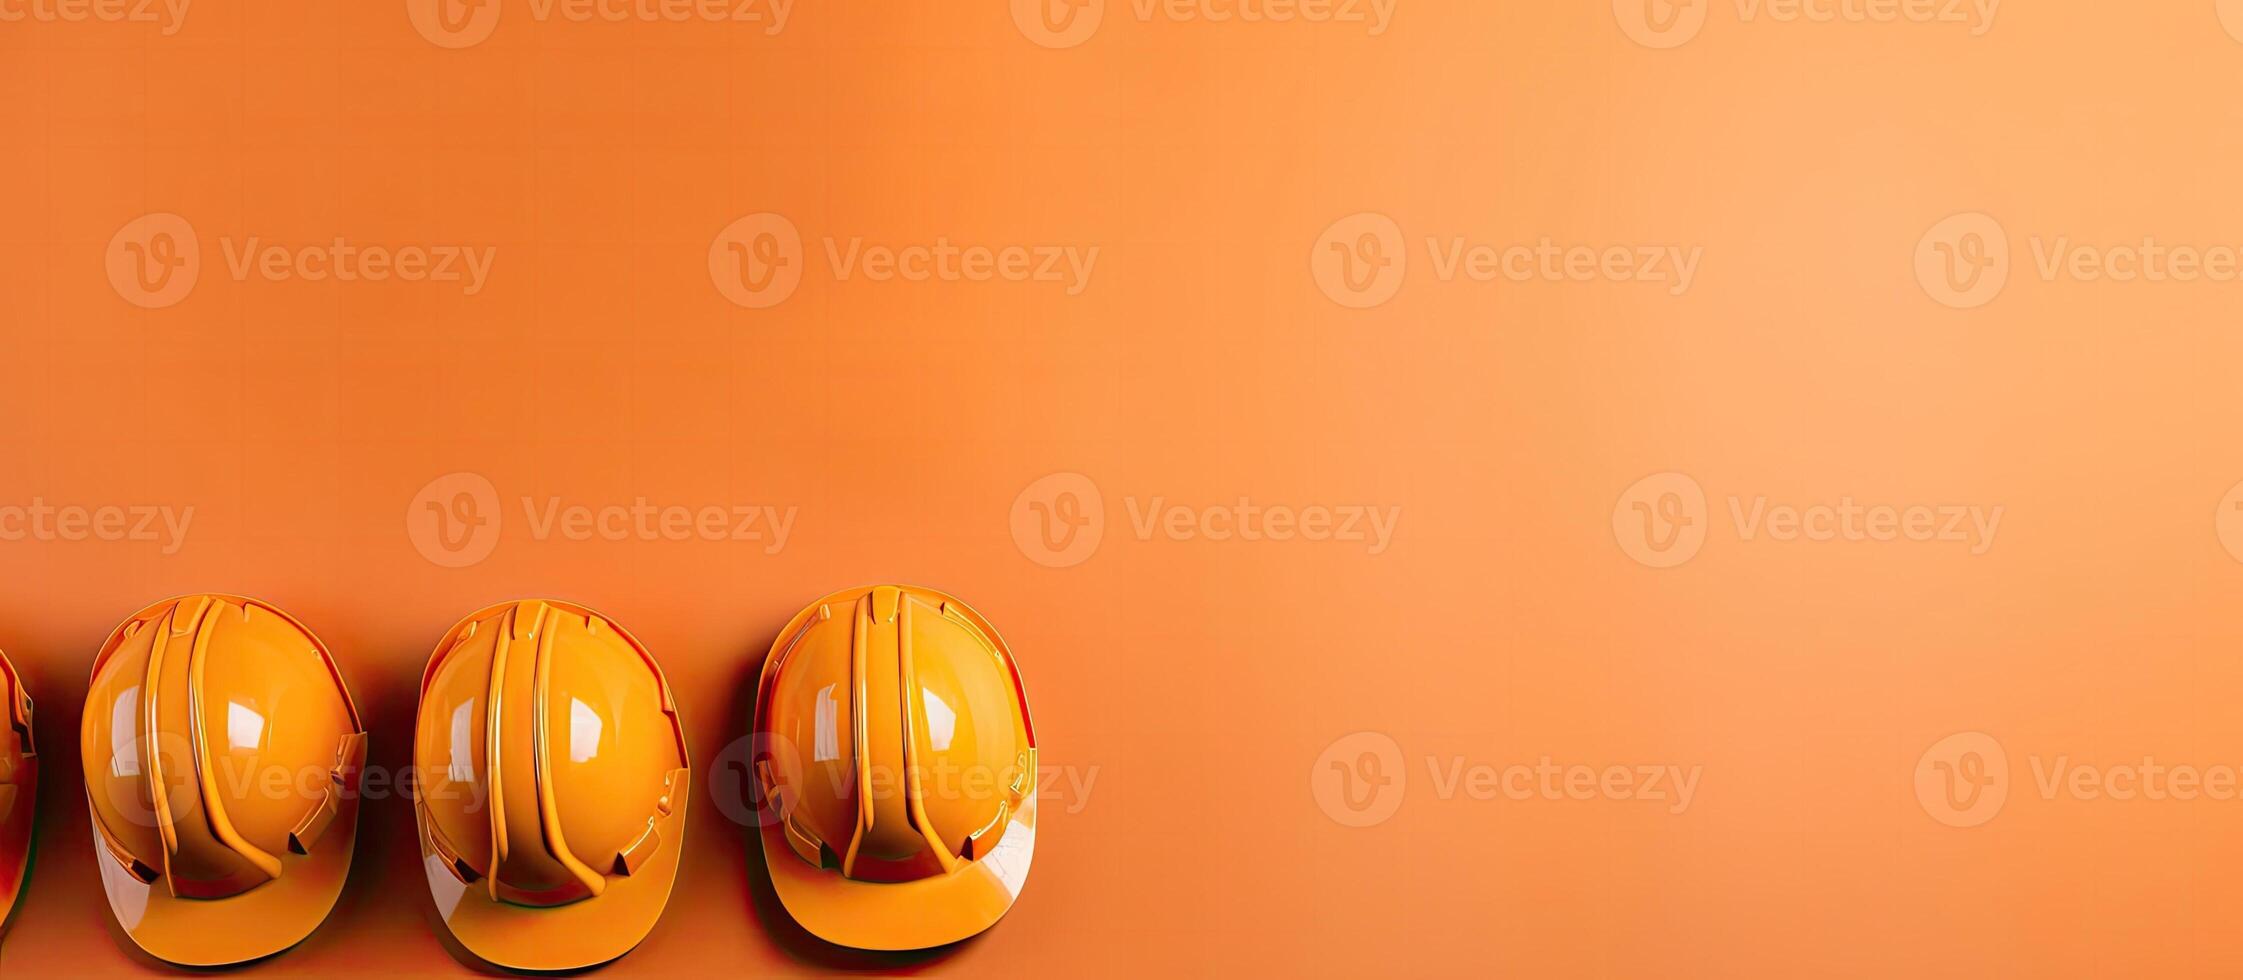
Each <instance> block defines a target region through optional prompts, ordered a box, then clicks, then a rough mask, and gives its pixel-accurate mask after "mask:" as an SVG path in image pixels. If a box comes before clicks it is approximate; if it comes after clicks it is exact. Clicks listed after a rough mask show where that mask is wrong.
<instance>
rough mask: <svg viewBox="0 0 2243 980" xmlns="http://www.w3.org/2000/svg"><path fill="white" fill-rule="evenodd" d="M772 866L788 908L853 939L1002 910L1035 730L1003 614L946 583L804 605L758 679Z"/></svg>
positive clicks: (1028, 809) (1023, 876)
mask: <svg viewBox="0 0 2243 980" xmlns="http://www.w3.org/2000/svg"><path fill="white" fill-rule="evenodd" d="M755 717H756V721H755V725H756V732H755V734H756V737H757V739H758V741H759V742H760V743H761V744H760V745H758V746H757V748H756V750H755V752H756V756H755V770H756V778H757V781H758V783H759V785H760V786H761V788H762V792H763V796H762V799H763V802H764V804H765V805H766V806H770V807H775V813H767V814H766V817H767V818H769V817H775V819H764V820H762V821H761V822H762V823H763V825H764V826H763V827H762V830H761V835H762V838H763V857H764V862H765V863H766V864H767V865H768V866H769V867H770V869H771V883H772V886H773V888H774V890H776V891H777V892H778V894H779V899H780V901H781V903H782V904H784V905H785V906H786V909H787V912H788V913H789V914H791V915H793V916H794V918H795V921H796V922H799V923H801V924H802V927H803V928H805V929H808V930H809V931H810V932H811V933H812V934H814V935H816V936H818V937H819V938H821V939H824V940H826V941H828V942H832V943H838V944H840V945H843V946H853V947H856V948H859V949H880V950H904V949H924V948H926V947H930V946H940V945H943V944H945V943H952V942H956V941H958V940H961V939H965V938H967V937H968V936H972V935H975V934H977V933H979V932H981V931H982V930H984V929H987V928H989V927H990V926H992V925H994V924H996V922H997V920H998V919H1000V918H1003V917H1004V914H1005V912H1006V911H1007V910H1009V909H1011V908H1012V903H1013V899H1014V898H1016V897H1017V896H1018V895H1019V894H1020V888H1021V886H1022V885H1023V884H1024V883H1025V882H1026V881H1027V879H1028V865H1029V861H1030V859H1031V858H1033V857H1034V855H1035V851H1036V736H1035V731H1034V729H1033V727H1032V726H1031V725H1030V723H1029V720H1028V694H1027V691H1026V689H1024V688H1023V687H1022V686H1021V682H1020V670H1019V668H1018V667H1017V666H1015V665H1014V663H1013V659H1012V654H1011V653H1010V652H1009V651H1007V650H1006V648H1005V643H1004V640H1002V639H1000V638H999V637H998V636H997V631H996V630H995V629H992V628H991V627H990V625H989V623H988V622H987V621H986V620H984V619H982V618H981V616H980V614H978V613H976V612H974V611H973V610H972V609H969V608H967V607H966V604H965V603H963V602H960V601H958V600H957V599H954V598H951V597H950V596H947V595H944V594H942V593H940V592H936V591H934V590H932V589H922V588H915V587H909V586H894V585H881V586H873V587H871V588H857V589H845V590H842V591H840V592H836V593H834V594H832V595H829V596H826V597H825V598H823V599H820V600H818V601H816V602H813V603H811V604H810V606H809V608H807V609H804V610H803V611H802V612H800V613H798V614H796V615H795V617H794V619H793V620H792V621H790V622H788V623H787V626H786V628H785V629H784V630H781V631H780V633H779V638H778V640H777V642H775V643H774V644H773V645H772V648H771V655H770V657H769V658H767V659H766V660H765V661H764V665H763V675H762V678H761V681H760V683H759V684H758V686H757V689H756V712H755Z"/></svg>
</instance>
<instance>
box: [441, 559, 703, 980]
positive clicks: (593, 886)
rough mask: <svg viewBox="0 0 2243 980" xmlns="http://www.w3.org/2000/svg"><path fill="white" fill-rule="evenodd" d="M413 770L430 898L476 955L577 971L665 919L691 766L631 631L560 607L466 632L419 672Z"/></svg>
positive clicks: (488, 619)
mask: <svg viewBox="0 0 2243 980" xmlns="http://www.w3.org/2000/svg"><path fill="white" fill-rule="evenodd" d="M413 762H414V771H415V772H416V773H417V774H418V779H419V784H420V792H419V793H418V794H417V799H416V801H415V803H414V810H415V813H416V815H417V816H418V818H419V820H418V822H419V824H420V836H421V857H422V862H421V863H422V865H423V866H424V870H425V872H426V873H427V876H428V887H429V890H430V891H431V892H432V893H434V895H435V898H436V908H437V911H438V912H439V913H440V914H441V915H442V916H443V918H444V922H445V925H446V926H447V927H449V928H450V929H451V932H452V935H453V936H454V937H455V938H457V939H458V940H459V942H460V944H461V945H462V946H465V947H466V948H467V950H468V951H469V952H471V953H473V954H475V955H476V956H479V957H481V958H483V959H484V960H486V961H488V962H490V963H493V964H496V965H498V966H502V967H505V968H508V969H513V970H538V971H551V970H573V969H578V968H582V967H588V966H596V965H598V964H601V963H606V962H608V961H609V960H613V959H616V958H617V957H620V956H622V955H623V954H625V953H628V952H630V951H631V948H632V947H634V946H637V945H638V944H639V941H640V940H642V939H645V938H646V936H647V933H649V932H651V931H652V930H653V929H654V924H655V922H656V921H657V920H659V919H661V917H662V909H663V906H665V905H667V904H668V903H669V900H670V885H671V883H672V882H673V881H674V880H675V879H676V877H677V871H678V858H679V855H680V854H681V853H682V852H683V851H684V848H685V809H686V796H687V793H688V789H689V786H688V781H689V770H690V763H689V761H688V760H687V757H686V746H685V729H684V727H683V726H682V724H681V723H680V722H679V720H678V708H677V701H676V699H675V698H673V697H672V696H671V694H670V685H669V683H668V682H667V681H665V680H663V678H662V668H661V667H660V666H658V665H657V664H656V663H655V662H654V656H653V655H652V654H650V653H648V652H647V650H646V647H645V646H643V645H641V644H640V643H639V641H637V640H635V639H633V638H632V637H631V634H629V633H626V632H624V631H623V629H622V627H619V626H616V625H615V624H614V623H612V622H610V621H608V620H606V619H604V618H602V617H601V616H600V615H599V614H598V613H595V612H593V611H591V610H589V609H586V608H584V607H583V606H579V605H575V604H573V603H567V602H557V601H551V600H546V601H536V600H531V601H523V602H503V603H500V604H498V605H495V606H491V607H490V608H488V609H485V610H483V611H481V612H478V613H476V614H474V615H472V616H469V617H467V618H466V619H464V620H461V621H460V622H459V625H457V626H454V627H452V629H451V632H449V633H447V634H445V636H444V640H443V642H442V643H439V644H437V647H436V653H435V655H434V656H432V657H430V658H429V662H428V671H427V673H425V674H423V675H422V677H421V705H420V722H419V731H418V734H417V736H416V738H415V740H414V743H413Z"/></svg>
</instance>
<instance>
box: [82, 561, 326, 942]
mask: <svg viewBox="0 0 2243 980" xmlns="http://www.w3.org/2000/svg"><path fill="white" fill-rule="evenodd" d="M79 737H80V748H81V749H82V750H83V755H82V756H81V759H82V761H83V763H84V766H85V777H86V799H87V803H88V806H89V808H90V809H91V810H92V812H93V826H94V833H95V839H96V840H97V841H98V842H99V846H100V848H101V850H102V853H101V854H100V855H98V856H97V858H98V860H97V863H98V864H99V865H100V866H101V883H102V887H103V888H104V890H105V891H107V893H108V895H109V908H110V911H112V912H114V913H115V914H116V916H117V923H118V925H120V926H122V927H123V928H124V931H125V932H126V933H127V934H128V935H130V936H131V937H132V940H133V942H135V943H137V944H139V946H140V948H141V949H144V950H146V951H147V952H148V953H149V955H152V956H155V957H156V958H158V959H161V960H166V961H169V962H172V963H177V964H182V965H187V966H225V965H230V964H235V963H243V962H247V961H249V960H254V959H258V958H260V957H265V956H270V955H272V954H274V953H278V952H280V951H282V950H284V949H287V948H288V947H290V946H293V945H295V944H296V943H298V942H301V941H302V940H303V939H304V938H305V937H306V936H309V935H311V933H312V930H314V929H317V928H318V927H319V924H320V922H322V921H323V920H325V919H326V918H327V913H328V911H329V910H330V909H332V908H333V907H334V905H335V899H336V897H337V896H339V895H340V894H341V893H342V890H343V880H344V879H345V878H347V877H349V875H350V863H351V850H352V847H353V844H354V843H355V842H356V839H357V836H358V798H359V793H358V788H359V774H360V770H361V764H362V762H363V760H364V759H365V752H366V732H365V728H364V727H363V726H362V725H360V724H359V719H358V709H357V708H356V707H355V706H354V705H353V704H352V703H351V697H350V690H349V688H348V687H347V686H346V685H345V684H344V683H343V676H342V673H341V672H340V671H338V670H337V669H336V667H335V660H334V657H333V656H332V655H330V654H329V653H328V651H327V648H326V647H325V646H324V645H322V644H321V643H320V642H319V638H318V637H315V636H313V635H312V632H311V631H310V630H308V629H305V628H304V626H303V624H301V623H299V622H297V621H296V620H294V619H291V618H289V616H288V615H287V614H286V613H283V612H281V611H280V610H279V609H276V608H274V607H272V606H270V605H266V604H265V603H261V602H258V601H256V600H253V599H244V598H241V597H238V596H230V595H192V596H186V597H184V598H179V599H171V600H167V601H164V602H159V603H156V604H155V605H153V606H149V607H148V608H146V609H143V610H141V611H140V612H138V613H135V614H133V617H132V618H131V619H128V620H126V621H125V622H124V624H123V625H121V626H119V627H117V629H116V631H115V632H112V633H111V634H109V639H108V642H106V643H103V644H102V647H101V655H100V656H99V657H98V658H96V659H95V660H94V666H93V683H92V687H91V689H90V690H88V691H87V692H86V714H85V719H84V723H83V725H82V727H81V729H80V736H79Z"/></svg>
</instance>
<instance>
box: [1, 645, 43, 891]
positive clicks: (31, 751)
mask: <svg viewBox="0 0 2243 980" xmlns="http://www.w3.org/2000/svg"><path fill="white" fill-rule="evenodd" d="M38 801H39V753H38V751H37V750H36V749H35V748H34V747H33V746H32V744H31V694H30V693H29V692H27V691H25V690H24V689H23V677H22V676H21V675H19V674H17V673H16V669H15V667H14V665H12V664H10V663H8V658H7V656H6V655H5V654H0V925H6V924H7V922H8V913H9V912H11V911H14V909H15V907H16V899H18V898H19V897H21V896H22V894H23V876H24V873H25V872H26V871H28V870H29V869H30V863H31V817H32V810H33V808H34V807H35V806H36V805H37V804H38Z"/></svg>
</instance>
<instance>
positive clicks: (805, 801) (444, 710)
mask: <svg viewBox="0 0 2243 980" xmlns="http://www.w3.org/2000/svg"><path fill="white" fill-rule="evenodd" d="M755 718H756V721H755V729H756V731H755V734H756V735H757V736H758V738H757V739H756V740H755V742H754V744H755V745H756V746H757V748H756V751H755V753H754V758H753V763H752V764H753V768H754V770H755V773H754V782H755V783H756V789H757V790H758V791H759V792H760V793H761V794H762V795H761V799H762V800H764V801H766V802H767V804H769V805H770V806H771V807H772V809H771V810H769V811H768V812H769V813H770V814H771V819H764V820H760V821H758V822H759V823H761V824H763V827H762V829H761V831H760V833H761V837H762V840H763V854H764V858H765V861H766V862H767V864H768V867H769V868H770V874H771V881H772V884H773V887H774V890H775V891H777V893H778V895H779V898H780V900H781V902H782V903H783V904H784V905H785V907H786V909H787V911H788V912H789V913H790V914H792V915H793V916H794V918H795V919H796V920H797V921H798V922H800V923H801V924H802V926H803V927H804V928H806V929H808V930H809V931H810V932H811V933H813V934H815V935H817V936H819V937H821V938H823V939H826V940H828V941H830V942H834V943H838V944H842V945H846V946H854V947H860V948H865V949H920V948H925V947H929V946H938V945H942V944H944V943H949V942H954V941H957V940H960V939H964V938H966V937H968V936H971V935H974V934H976V933H978V932H981V931H982V930H984V929H987V928H988V927H989V926H991V925H993V924H995V922H996V921H997V919H998V918H1000V917H1002V916H1003V915H1004V914H1005V912H1006V910H1008V909H1009V908H1011V906H1012V902H1013V898H1014V897H1015V896H1016V895H1017V894H1018V893H1019V891H1020V887H1021V885H1022V883H1023V882H1024V881H1025V880H1026V878H1027V874H1028V865H1029V860H1030V858H1031V856H1032V855H1033V854H1034V851H1035V824H1036V787H1035V769H1036V748H1035V734H1034V732H1033V730H1032V729H1031V728H1030V726H1029V721H1028V704H1027V694H1026V691H1025V690H1024V689H1023V688H1022V687H1021V683H1020V673H1019V670H1018V669H1017V667H1016V666H1015V665H1014V663H1013V659H1012V655H1011V653H1010V652H1009V651H1008V650H1007V649H1006V647H1005V644H1004V641H1003V640H1002V639H1000V638H999V637H998V635H997V631H996V630H995V629H992V628H991V627H990V625H989V623H988V622H987V621H985V620H983V619H982V618H981V616H980V615H979V614H978V613H975V612H974V611H973V610H972V609H969V608H967V607H966V605H965V604H964V603H962V602H959V601H958V600H957V599H954V598H951V597H950V596H947V595H944V594H942V593H940V592H936V591H933V590H930V589H922V588H912V587H901V586H876V587H872V588H858V589H847V590H843V591H841V592H836V593H834V594H832V595H829V596H826V597H825V598H823V599H820V600H818V601H817V602H814V603H811V604H810V606H809V607H808V608H806V609H804V610H803V611H802V612H801V613H799V614H797V615H796V616H795V617H794V619H793V620H792V621H790V622H789V623H788V624H787V626H786V628H785V629H784V630H782V631H781V632H780V633H779V637H778V639H777V641H776V642H774V643H773V644H772V648H771V654H770V656H769V657H768V658H767V659H766V660H765V661H764V665H763V671H762V674H761V677H760V680H759V682H758V686H757V689H756V713H755ZM0 722H5V725H4V727H0V919H4V918H5V914H6V912H7V911H8V910H9V909H11V908H12V907H13V906H14V905H15V903H16V900H17V898H18V896H19V893H20V891H21V888H22V884H23V874H24V869H25V867H26V862H27V860H28V857H29V851H30V846H29V845H30V840H31V817H32V802H33V798H34V796H35V795H36V789H37V781H36V776H37V766H36V762H37V752H36V750H35V746H34V745H33V741H32V731H31V700H30V698H29V696H27V695H26V694H25V693H24V691H23V686H22V684H21V683H20V682H19V678H18V677H17V675H16V674H15V672H14V670H13V669H12V668H10V667H9V666H8V664H7V661H6V659H5V658H4V657H0ZM417 729H418V730H417V732H416V734H415V738H414V746H413V754H414V768H413V771H414V773H415V774H416V778H417V780H418V792H417V793H415V794H414V795H415V802H414V809H415V815H416V817H417V818H418V819H417V822H418V824H419V828H420V840H421V855H422V864H423V867H424V870H425V871H426V874H427V878H428V885H429V889H430V891H431V893H432V894H433V896H434V898H435V902H436V907H437V910H438V912H439V913H440V914H441V916H442V918H443V919H444V922H445V924H446V925H447V926H448V927H449V929H450V930H451V932H452V934H453V935H454V936H455V937H457V939H458V940H459V942H460V944H461V945H463V946H465V947H466V948H467V949H468V950H469V951H470V952H472V953H474V954H475V955H477V956H479V957H482V958H483V959H485V960H488V961H490V962H492V963H494V964H497V965H500V966H504V967H508V968H512V969H524V970H566V969H574V968H578V967H585V966H592V965H596V964H600V963H605V962H607V961H609V960H612V959H615V958H616V957H619V956H621V955H623V954H624V953H627V952H629V951H630V949H631V948H632V947H633V946H635V945H637V944H638V942H639V941H640V940H641V939H643V938H645V937H646V935H647V933H648V932H649V931H650V930H652V929H653V927H654V924H655V922H656V920H657V919H659V918H660V917H661V915H662V909H663V907H664V905H665V904H667V902H668V900H669V894H670V887H671V883H672V881H673V879H674V878H675V876H676V874H677V868H678V860H679V857H680V856H681V855H682V854H683V852H684V848H685V814H686V803H687V800H688V799H689V797H690V795H691V794H690V792H689V789H690V783H691V777H692V765H691V763H690V760H689V759H688V758H687V753H686V741H685V732H684V729H683V726H682V725H681V724H680V722H679V720H678V708H677V702H676V699H675V697H674V696H673V695H672V693H671V691H670V687H669V685H668V683H667V682H666V681H664V680H663V677H662V671H661V668H660V667H659V666H658V665H656V663H655V661H654V657H653V655H652V654H651V653H649V652H648V650H647V648H646V646H645V645H644V644H641V643H640V642H639V641H638V640H636V639H634V638H633V637H632V636H631V634H629V633H628V632H625V631H624V630H623V629H622V628H621V627H619V626H617V625H616V624H615V623H613V622H611V621H609V620H607V619H605V618H603V617H601V616H600V615H599V614H597V613H595V612H592V611H591V610H589V609H586V608H584V607H582V606H579V605H575V604H573V603H568V602H558V601H550V600H547V601H535V600H533V601H523V602H507V603H501V604H499V605H495V606H491V607H490V608H488V609H484V610H483V611H481V612H478V613H475V614H474V615H472V616H469V617H467V618H466V619H464V620H461V621H460V622H459V624H458V625H456V626H454V627H452V629H451V630H450V632H448V633H446V634H445V635H444V639H443V641H442V642H441V643H439V644H437V647H436V652H435V654H434V655H433V656H431V657H430V658H429V662H428V669H427V671H426V672H425V673H424V674H423V675H422V678H421V691H420V716H419V721H418V725H417ZM80 737H81V740H82V748H83V750H84V754H83V762H84V767H85V781H86V797H87V802H88V805H89V808H90V809H91V811H92V815H93V825H94V830H95V836H96V839H97V841H98V846H99V849H100V853H99V854H98V855H97V859H98V863H99V864H100V866H101V877H102V885H103V887H104V889H105V891H106V892H107V894H108V897H109V906H110V909H111V910H112V911H113V912H114V913H115V914H116V917H117V921H118V924H119V925H120V926H122V927H123V929H124V931H125V932H126V933H127V934H129V935H131V936H132V938H133V941H134V942H135V943H137V944H139V945H140V947H141V948H142V949H144V950H146V951H147V952H148V953H150V954H151V955H154V956H156V957H158V958H160V959H163V960H166V961H169V962H172V963H177V964H183V965H191V966H218V965H227V964H233V963H241V962H246V961H249V960H253V959H257V958H260V957H264V956H269V955H272V954H274V953H278V952H280V951H282V950H285V949H287V948H289V947H290V946H293V945H295V944H296V943H297V942H299V941H301V940H303V939H304V938H305V937H306V936H309V935H310V934H311V932H312V930H314V929H316V928H317V927H318V926H319V924H320V923H321V922H322V921H323V920H324V919H325V918H326V917H327V913H328V911H329V910H330V909H331V908H333V906H334V904H335V900H336V898H337V897H338V896H339V895H340V893H341V891H342V887H343V881H344V879H345V878H346V877H347V876H348V874H349V872H350V863H351V851H352V846H353V843H354V841H355V839H356V836H357V830H358V805H359V798H360V795H361V794H360V792H359V790H360V787H361V778H362V774H363V762H364V759H365V757H366V737H367V735H366V729H365V726H364V725H363V724H362V723H361V722H360V719H359V715H358V709H357V707H356V706H355V705H353V703H352V701H351V696H350V689H349V687H348V685H346V684H345V683H344V681H343V674H342V671H341V669H340V668H339V667H338V666H337V664H336V660H335V657H334V655H333V654H332V653H331V652H330V651H329V650H328V648H327V647H326V645H325V644H322V643H321V642H320V641H319V638H318V637H317V636H314V635H313V634H312V631H311V630H310V629H308V628H306V627H305V626H304V624H302V623H300V622H298V621H296V620H295V619H293V618H291V617H290V616H289V615H288V614H286V613H284V612H281V611H280V610H279V609H276V608H274V607H273V606H271V605H269V604H266V603H262V602H258V601H256V600H253V599H244V598H241V597H238V596H231V595H218V594H207V595H193V596H187V597H184V598H179V599H172V600H168V601H165V602H159V603H157V604H155V605H152V606H149V607H148V608H146V609H143V610H141V611H140V612H139V613H137V614H135V615H134V616H133V617H132V618H131V619H128V620H126V621H125V623H124V624H123V625H121V626H119V627H117V629H116V631H115V632H113V633H111V634H110V636H109V639H108V641H107V642H106V643H104V644H103V645H102V648H101V653H100V656H99V657H98V658H96V660H95V661H94V668H93V683H92V688H91V690H90V691H89V692H88V693H87V695H86V712H85V718H84V723H83V726H82V731H81V736H80ZM960 774H964V775H965V776H966V778H965V779H964V783H970V784H975V785H968V786H965V787H964V790H963V791H960V782H959V780H958V778H957V777H958V776H959V775H960ZM977 775H978V776H980V777H981V778H979V779H976V778H974V777H975V776H977Z"/></svg>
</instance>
